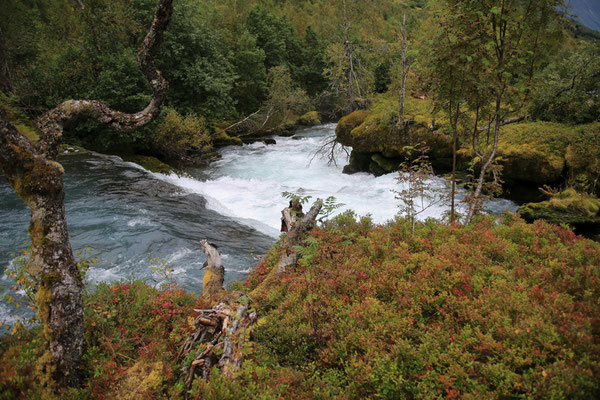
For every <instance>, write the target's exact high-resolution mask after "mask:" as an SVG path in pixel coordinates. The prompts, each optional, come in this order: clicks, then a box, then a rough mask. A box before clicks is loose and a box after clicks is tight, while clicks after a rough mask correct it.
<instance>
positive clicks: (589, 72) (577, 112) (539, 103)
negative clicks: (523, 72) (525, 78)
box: [530, 45, 600, 124]
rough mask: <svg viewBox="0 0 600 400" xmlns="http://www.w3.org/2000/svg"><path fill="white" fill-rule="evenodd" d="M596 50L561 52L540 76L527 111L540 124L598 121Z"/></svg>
mask: <svg viewBox="0 0 600 400" xmlns="http://www.w3.org/2000/svg"><path fill="white" fill-rule="evenodd" d="M599 60H600V47H599V46H598V45H582V46H581V48H580V49H579V50H576V51H572V50H571V51H567V50H565V51H563V52H562V53H561V54H560V55H559V56H557V57H556V58H555V59H554V60H553V62H552V63H550V64H549V65H548V66H547V67H546V68H545V69H544V71H543V73H542V74H540V77H539V85H538V87H537V89H536V91H535V92H533V98H532V101H531V106H530V112H531V115H532V116H533V117H534V118H536V119H541V120H544V121H554V122H562V123H568V124H581V123H588V122H593V121H597V120H598V118H600V100H598V94H599V93H600V61H599Z"/></svg>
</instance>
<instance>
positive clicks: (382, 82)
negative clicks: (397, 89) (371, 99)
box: [375, 61, 392, 93]
mask: <svg viewBox="0 0 600 400" xmlns="http://www.w3.org/2000/svg"><path fill="white" fill-rule="evenodd" d="M390 67H391V66H390V63H389V62H387V61H384V62H382V63H381V64H379V66H378V67H377V68H376V69H375V91H376V92H377V93H385V92H387V90H388V88H389V87H390V84H391V83H392V77H391V75H390Z"/></svg>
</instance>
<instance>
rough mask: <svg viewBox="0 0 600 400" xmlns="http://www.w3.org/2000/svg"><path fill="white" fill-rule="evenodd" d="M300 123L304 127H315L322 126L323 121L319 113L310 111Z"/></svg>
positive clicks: (302, 117)
mask: <svg viewBox="0 0 600 400" xmlns="http://www.w3.org/2000/svg"><path fill="white" fill-rule="evenodd" d="M298 123H299V124H300V125H304V126H315V125H320V124H321V119H320V118H319V113H318V112H316V111H309V112H307V113H306V114H304V115H302V116H301V117H300V118H299V119H298Z"/></svg>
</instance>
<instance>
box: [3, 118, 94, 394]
mask: <svg viewBox="0 0 600 400" xmlns="http://www.w3.org/2000/svg"><path fill="white" fill-rule="evenodd" d="M0 164H1V165H2V169H3V171H4V174H5V175H6V177H7V178H8V181H9V183H10V185H11V186H12V187H13V189H14V190H15V192H16V193H17V194H18V195H19V196H20V197H21V198H22V199H23V201H25V203H26V204H27V205H28V206H29V208H30V209H31V222H30V225H29V234H30V235H31V252H30V256H29V266H28V268H29V272H30V273H31V274H32V276H33V277H34V278H35V280H36V284H37V294H36V302H37V307H38V318H39V320H40V322H41V324H42V326H43V330H44V331H43V332H44V339H45V340H46V341H47V342H48V349H47V351H46V353H45V354H44V355H43V356H42V357H41V359H40V362H41V364H40V371H41V373H42V376H43V379H44V380H45V382H43V383H44V384H47V385H51V383H52V382H53V381H54V382H55V383H56V384H57V385H58V386H59V387H60V386H74V385H77V384H78V383H79V382H80V379H81V374H80V366H81V356H82V354H83V300H82V298H81V290H82V287H83V284H82V281H81V275H80V274H79V271H78V270H77V265H76V263H75V259H74V257H73V251H72V249H71V245H70V243H69V239H68V232H67V221H66V218H65V209H64V197H65V192H64V183H63V174H64V170H63V168H62V166H61V165H60V164H58V163H57V162H54V161H51V160H47V159H45V158H44V157H41V156H39V155H38V154H37V153H36V152H35V149H34V148H33V146H32V145H31V143H29V141H28V140H27V139H26V138H25V137H24V136H22V135H21V134H20V133H19V132H18V131H17V130H16V128H15V127H14V126H12V125H11V124H10V123H9V122H8V121H7V120H6V118H5V116H4V115H0Z"/></svg>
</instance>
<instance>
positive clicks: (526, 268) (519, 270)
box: [199, 214, 600, 399]
mask: <svg viewBox="0 0 600 400" xmlns="http://www.w3.org/2000/svg"><path fill="white" fill-rule="evenodd" d="M311 237H312V239H310V241H309V242H307V245H308V249H307V250H305V251H304V253H305V254H304V253H303V257H307V258H308V259H307V258H304V260H305V261H301V262H300V265H299V267H298V268H297V269H295V270H294V271H291V272H290V273H289V276H286V277H284V278H282V279H281V280H280V281H279V283H278V284H277V285H275V286H274V287H273V288H272V293H276V292H277V293H278V292H280V291H284V292H285V293H286V294H285V296H278V297H276V299H277V301H276V302H275V303H273V302H270V303H269V310H268V311H267V312H266V314H265V313H263V314H262V315H263V318H262V319H261V322H260V323H259V326H258V327H257V328H256V330H255V333H254V338H255V340H256V341H257V343H256V345H255V347H253V351H252V356H250V360H249V361H247V363H246V364H245V367H244V368H243V370H242V371H241V372H240V373H239V374H238V375H236V378H235V379H234V380H232V381H229V383H230V385H231V387H234V388H237V387H239V386H238V385H242V384H244V383H246V382H248V381H250V382H252V384H251V385H249V386H248V387H247V388H248V389H247V392H246V393H245V397H247V398H260V397H261V396H262V395H264V394H267V393H272V391H273V390H276V386H277V384H278V383H281V382H282V381H285V382H287V383H288V386H287V387H286V392H285V393H286V395H285V396H284V397H285V398H291V399H295V398H298V399H300V398H302V399H304V398H332V397H333V398H336V397H338V396H341V397H343V398H350V399H354V398H356V399H358V398H389V399H396V398H423V399H434V398H440V396H445V397H448V398H453V397H455V398H467V397H469V398H471V397H472V398H499V397H506V398H508V397H510V398H581V399H584V398H589V397H594V396H597V395H598V393H599V390H600V387H599V385H598V381H597V379H596V378H595V376H596V375H597V373H598V368H599V365H600V364H599V360H600V347H599V346H600V345H599V343H598V340H597V338H596V336H595V334H594V324H595V322H593V321H595V320H596V315H597V312H598V304H597V302H596V301H595V299H596V296H597V295H598V294H600V293H597V292H598V289H599V288H600V285H598V283H599V279H600V270H599V269H598V267H597V266H598V265H600V264H599V262H600V246H599V245H598V244H597V243H594V242H591V241H588V240H585V239H582V238H580V237H577V236H575V235H573V234H572V233H571V232H570V231H568V230H566V229H564V228H561V227H557V226H552V225H549V224H547V223H544V222H539V221H538V222H536V223H535V224H533V225H527V224H525V223H524V222H523V221H522V220H520V219H518V218H515V217H513V216H507V217H506V218H505V220H504V221H503V222H502V223H500V224H497V223H496V222H495V221H493V220H492V219H480V220H478V221H477V222H476V223H475V224H473V225H471V226H466V227H463V226H458V225H456V226H444V225H437V224H433V223H426V224H417V225H416V228H415V232H414V234H413V235H411V224H410V222H409V221H406V220H402V219H399V220H397V221H395V222H393V223H390V224H389V225H388V226H386V227H375V228H370V227H368V225H364V224H361V223H360V222H356V221H355V220H354V218H352V216H351V215H347V214H344V215H341V216H339V217H336V218H334V219H333V221H332V222H331V224H330V225H328V227H327V229H326V230H320V229H316V230H315V231H314V232H313V233H312V235H311ZM249 279H253V275H251V276H250V278H249ZM268 295H269V294H267V296H268ZM259 300H260V299H259ZM265 369H266V370H267V371H269V374H268V377H265V378H262V377H263V374H264V373H265ZM292 376H294V377H295V378H294V379H291V377H292ZM249 377H253V378H254V379H250V378H249ZM290 379H291V381H290ZM218 381H220V378H215V380H214V381H213V380H211V381H209V382H207V383H205V384H203V387H202V393H205V394H206V393H214V391H219V393H225V392H223V390H224V389H223V388H224V382H222V381H220V382H218ZM199 390H200V389H199ZM235 390H238V389H234V393H237V392H235ZM322 391H326V392H327V393H328V394H329V396H330V397H327V396H323V397H319V396H322V395H320V393H323V392H322Z"/></svg>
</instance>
